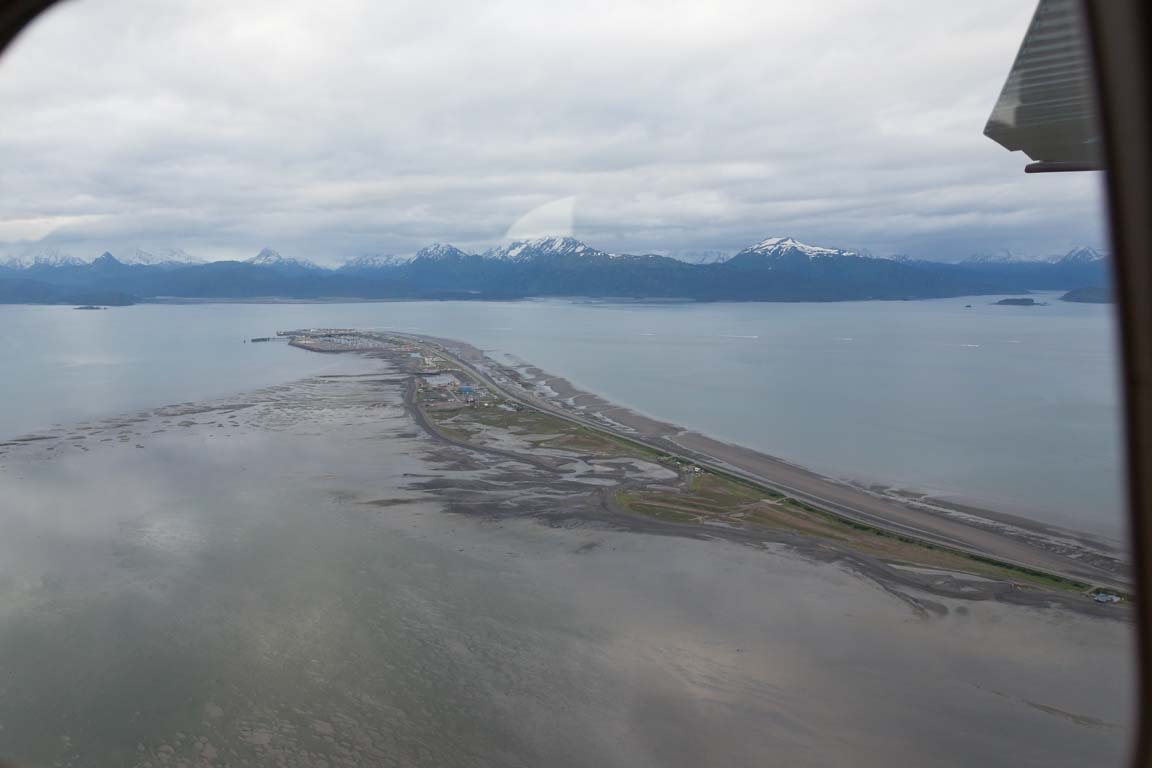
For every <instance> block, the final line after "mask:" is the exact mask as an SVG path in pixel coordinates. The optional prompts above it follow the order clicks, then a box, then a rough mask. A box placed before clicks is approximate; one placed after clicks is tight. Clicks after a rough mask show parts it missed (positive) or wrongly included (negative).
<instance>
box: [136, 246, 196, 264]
mask: <svg viewBox="0 0 1152 768" xmlns="http://www.w3.org/2000/svg"><path fill="white" fill-rule="evenodd" d="M117 259H118V260H119V261H120V263H121V264H132V265H136V266H145V267H161V266H176V265H183V264H203V263H204V261H203V260H202V259H198V258H196V257H195V256H193V255H191V254H190V253H188V252H187V251H185V250H183V249H181V248H162V249H160V250H158V251H155V252H151V251H145V250H143V249H141V248H137V249H136V250H134V251H132V253H129V254H123V255H121V256H118V257H117Z"/></svg>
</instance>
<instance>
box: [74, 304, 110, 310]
mask: <svg viewBox="0 0 1152 768" xmlns="http://www.w3.org/2000/svg"><path fill="white" fill-rule="evenodd" d="M73 309H108V307H98V306H96V305H95V304H85V305H83V306H80V307H73Z"/></svg>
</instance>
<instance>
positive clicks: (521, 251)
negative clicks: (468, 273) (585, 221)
mask: <svg viewBox="0 0 1152 768" xmlns="http://www.w3.org/2000/svg"><path fill="white" fill-rule="evenodd" d="M481 255H482V256H483V257H484V258H486V259H495V260H498V261H529V260H531V259H534V258H539V257H541V256H550V255H551V256H611V255H612V254H606V253H604V251H600V250H597V249H595V248H591V247H589V246H588V245H585V244H584V243H582V242H580V241H579V240H577V239H576V238H574V237H537V238H533V239H531V240H514V241H512V242H511V243H506V244H505V245H500V246H496V247H495V248H489V249H488V250H487V251H485V252H484V253H483V254H481Z"/></svg>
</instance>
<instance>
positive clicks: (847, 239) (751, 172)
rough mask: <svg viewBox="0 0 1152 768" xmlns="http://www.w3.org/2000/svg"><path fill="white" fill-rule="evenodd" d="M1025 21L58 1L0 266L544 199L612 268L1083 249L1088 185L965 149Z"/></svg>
mask: <svg viewBox="0 0 1152 768" xmlns="http://www.w3.org/2000/svg"><path fill="white" fill-rule="evenodd" d="M1033 7H1034V3H1032V2H1028V1H1026V0H1013V1H1012V2H1006V1H1005V0H973V2H969V3H951V4H949V3H945V4H938V3H908V2H905V1H903V0H901V2H896V0H870V1H869V2H867V3H864V2H859V0H813V2H810V3H795V2H772V1H769V2H765V1H764V0H748V1H745V0H716V1H715V2H710V3H700V2H698V0H697V1H693V2H627V3H620V2H618V0H591V2H589V1H588V0H581V1H579V2H577V1H576V0H572V1H571V2H569V1H568V0H564V1H562V2H557V3H539V2H537V1H536V0H495V1H494V2H484V3H466V2H447V1H446V0H423V1H422V2H420V3H415V2H399V1H395V0H389V1H387V2H372V1H370V0H326V2H324V3H315V2H312V1H311V0H308V2H303V1H297V0H236V1H234V2H205V1H204V0H157V1H156V2H150V3H148V4H146V5H142V4H139V3H136V2H131V1H130V0H79V1H78V2H73V3H68V4H65V5H64V6H62V7H59V8H57V9H56V10H54V11H52V12H50V13H49V14H48V15H46V16H45V17H43V18H42V19H41V20H40V21H38V22H37V23H36V24H35V25H34V27H33V28H32V29H31V30H29V31H28V32H27V33H26V34H25V35H24V36H23V38H21V39H20V40H19V41H17V43H16V44H15V45H14V46H13V47H12V48H11V49H10V50H9V51H8V52H7V54H6V55H5V56H4V58H3V59H2V60H0V104H3V105H4V113H5V115H6V119H5V127H4V130H3V131H2V132H0V255H3V253H5V252H18V251H19V250H21V249H24V248H27V247H29V245H30V244H33V243H36V242H37V241H40V244H41V245H52V246H55V247H58V248H61V249H63V250H66V251H69V252H72V253H75V254H76V255H79V256H82V257H92V256H95V255H96V254H98V253H99V252H101V251H103V250H105V249H111V250H113V251H114V252H115V251H116V250H117V249H129V248H133V247H137V246H139V247H143V248H145V249H156V248H161V247H179V248H183V249H185V250H187V251H189V252H191V253H193V254H196V255H198V256H201V257H204V258H229V257H234V258H246V257H248V256H251V255H252V254H254V253H255V252H256V251H257V250H259V249H260V247H261V246H263V245H266V244H267V245H272V246H274V247H276V248H277V249H278V250H279V251H281V252H282V253H283V254H284V255H286V256H294V257H300V258H309V259H313V260H315V261H317V262H322V263H334V262H337V261H341V260H343V259H344V258H347V257H350V256H355V255H359V254H364V253H401V254H402V253H408V252H411V251H414V250H415V249H416V248H418V247H420V246H422V245H425V244H427V243H429V242H432V241H443V242H452V243H455V244H457V245H460V246H463V247H475V248H479V247H483V246H486V245H490V244H492V243H495V242H498V241H499V240H500V239H501V238H502V237H503V236H504V235H505V233H506V232H508V231H509V228H510V227H511V226H512V225H513V224H514V223H515V222H517V221H518V220H521V219H522V217H524V216H525V215H526V214H527V213H528V212H529V211H532V210H533V209H535V208H537V207H538V206H541V205H546V204H549V203H553V202H555V201H563V200H564V199H565V198H572V206H573V210H574V214H575V224H574V234H575V235H576V236H577V237H580V238H582V239H584V240H587V241H588V242H590V243H591V244H593V245H595V246H597V247H599V248H602V249H605V250H617V251H631V252H650V251H663V252H669V251H672V252H678V251H692V250H712V249H719V250H734V249H739V248H741V247H743V246H746V245H748V244H749V243H751V242H754V241H757V240H759V239H762V238H763V237H766V236H768V235H771V234H789V235H794V236H796V237H798V238H800V239H803V240H806V241H809V242H815V243H820V244H828V245H838V246H846V247H855V248H864V249H868V250H871V251H873V252H875V253H878V254H890V253H909V254H911V255H914V256H917V257H921V258H955V257H959V256H964V255H967V254H970V253H973V252H979V251H990V250H998V249H1002V248H1010V249H1013V250H1016V251H1020V252H1023V253H1027V254H1033V255H1040V254H1043V253H1050V252H1058V251H1062V250H1067V249H1068V248H1070V247H1071V246H1073V245H1076V244H1089V245H1103V244H1104V237H1105V235H1104V229H1103V223H1102V215H1101V212H1100V205H1101V193H1100V190H1099V184H1100V179H1099V178H1097V177H1096V175H1095V174H1046V175H1041V176H1026V175H1025V174H1024V173H1023V166H1024V164H1025V163H1026V162H1027V159H1026V158H1025V157H1023V156H1022V155H1020V154H1019V153H1009V152H1007V151H1005V150H1003V149H1002V148H1000V147H999V146H997V145H995V144H993V143H992V142H991V141H989V140H988V139H986V138H984V137H983V136H982V135H981V130H982V128H983V124H984V121H985V119H986V118H987V116H988V113H989V111H990V110H991V107H992V104H993V103H994V101H995V99H996V96H997V94H998V92H999V89H1000V86H1001V85H1002V84H1003V80H1004V77H1005V76H1006V74H1007V72H1008V69H1009V67H1010V65H1011V62H1012V59H1013V57H1014V56H1015V53H1016V49H1017V47H1018V45H1019V42H1020V39H1021V37H1022V35H1023V32H1024V29H1025V28H1026V26H1027V23H1028V20H1029V18H1030V15H1031V12H1032V10H1033ZM567 204H568V203H567V202H565V203H564V205H567Z"/></svg>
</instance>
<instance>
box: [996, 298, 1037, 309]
mask: <svg viewBox="0 0 1152 768" xmlns="http://www.w3.org/2000/svg"><path fill="white" fill-rule="evenodd" d="M995 306H1000V307H1046V306H1048V304H1047V303H1046V302H1043V301H1036V299H1029V298H1027V297H1024V296H1021V297H1019V298H1010V299H1000V301H997V302H995Z"/></svg>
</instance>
